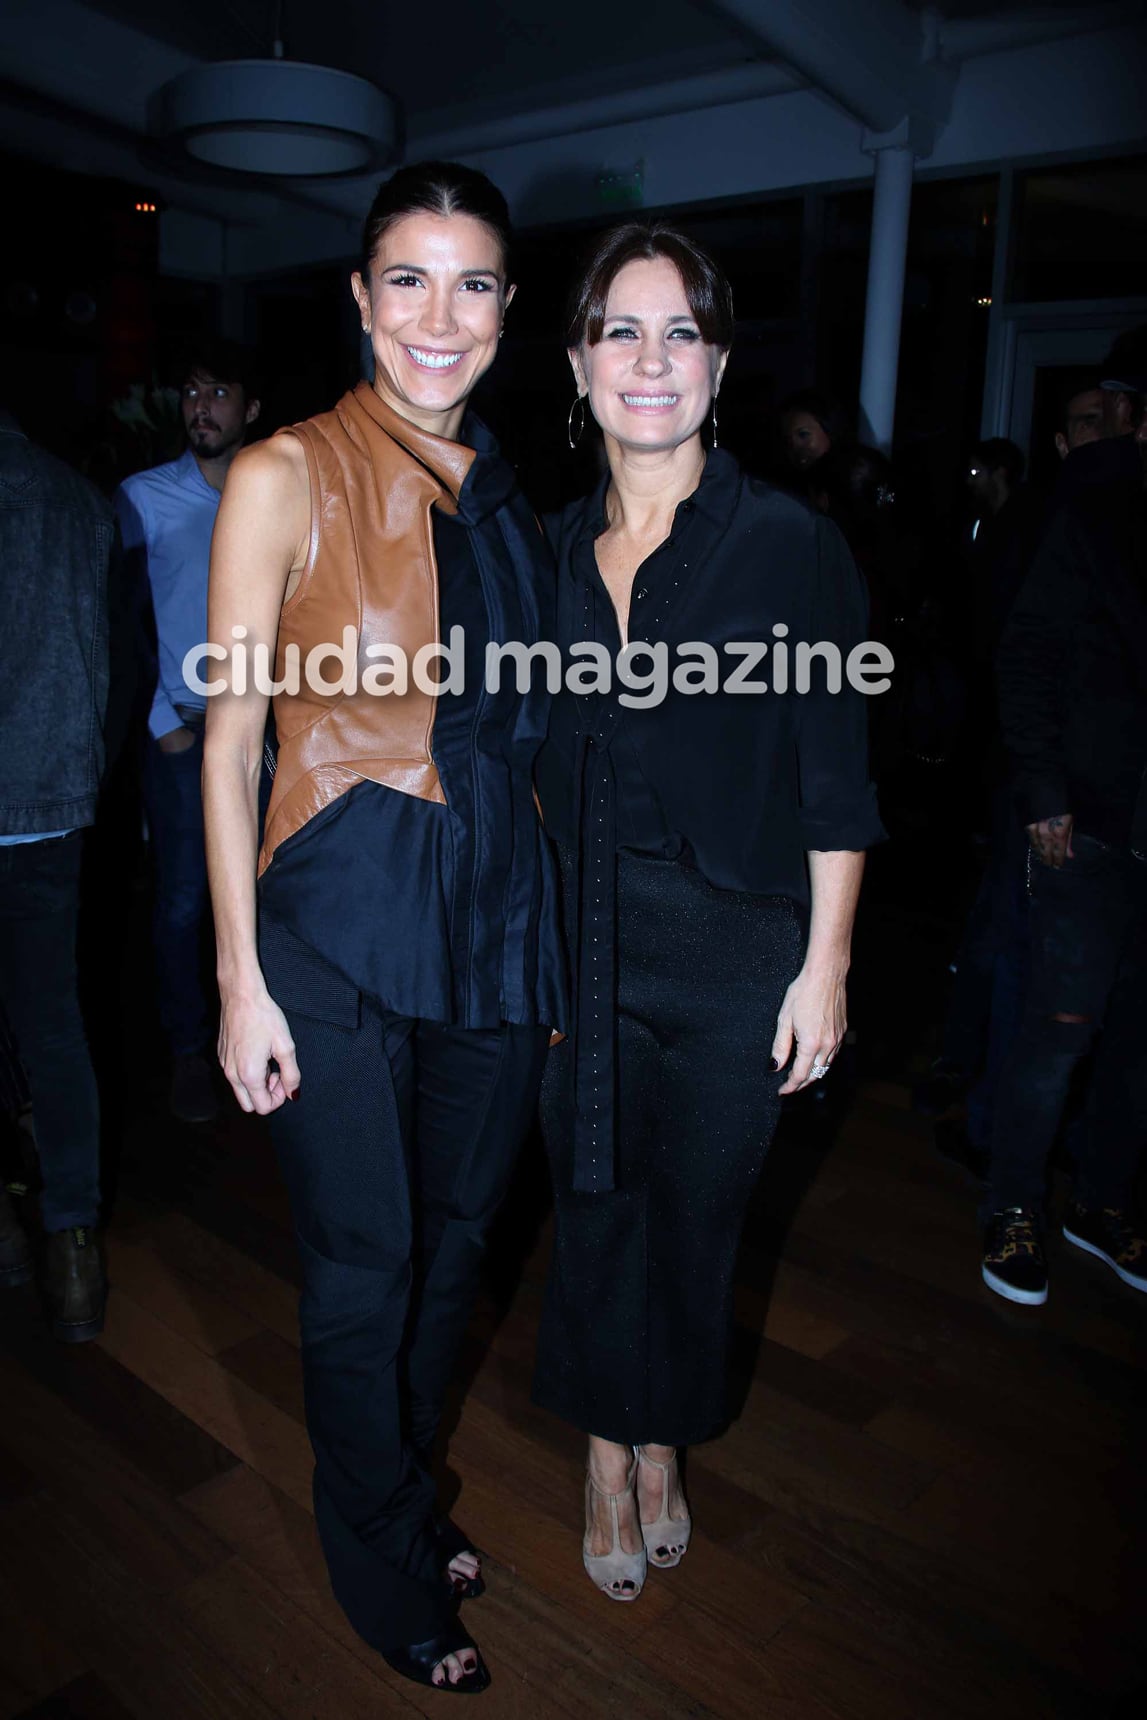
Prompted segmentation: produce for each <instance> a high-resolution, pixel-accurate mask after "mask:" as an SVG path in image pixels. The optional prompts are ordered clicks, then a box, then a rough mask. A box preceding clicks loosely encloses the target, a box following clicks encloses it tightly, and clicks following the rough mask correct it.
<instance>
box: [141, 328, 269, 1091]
mask: <svg viewBox="0 0 1147 1720" xmlns="http://www.w3.org/2000/svg"><path fill="white" fill-rule="evenodd" d="M182 409H183V422H184V426H185V428H186V431H187V441H188V447H187V450H186V452H185V453H184V454H183V455H182V456H181V457H180V458H179V459H178V460H172V461H170V462H169V463H168V464H166V465H163V466H154V467H152V469H151V470H150V471H147V472H138V473H137V474H136V475H135V476H134V477H131V478H127V479H126V480H125V481H124V483H122V484H121V485H120V488H119V490H118V491H117V493H116V512H117V514H118V516H119V521H120V531H121V533H122V535H123V541H124V548H125V551H126V553H127V554H128V556H129V557H132V558H138V560H139V561H140V562H142V563H143V564H144V566H143V568H142V569H141V571H145V572H146V578H147V583H148V587H149V588H150V591H151V601H152V608H153V612H154V616H155V633H156V655H157V663H156V670H157V675H156V688H155V695H154V697H153V699H152V705H151V713H150V716H149V718H148V728H149V730H150V735H149V739H148V747H147V760H146V765H145V772H144V795H145V800H146V804H147V817H148V828H149V832H150V837H151V848H152V854H153V858H154V865H155V919H154V927H153V936H154V942H155V957H156V968H157V980H158V989H159V1009H160V1019H161V1021H162V1023H163V1027H164V1031H165V1032H166V1034H167V1037H168V1040H169V1042H170V1045H171V1050H172V1056H173V1059H174V1062H173V1072H172V1087H171V1106H172V1110H173V1111H174V1112H175V1114H176V1116H178V1117H182V1118H183V1119H184V1120H185V1121H187V1122H210V1121H211V1119H212V1118H213V1117H214V1116H215V1115H216V1112H217V1109H218V1099H217V1097H216V1089H215V1083H214V1078H213V1070H212V1063H211V1061H210V1059H209V1057H208V1055H207V1053H208V1048H209V1046H210V1043H211V1036H212V1027H211V1012H210V1009H209V1006H208V1001H207V992H206V988H205V986H204V982H203V929H204V922H205V920H206V917H207V914H208V912H209V897H208V890H207V856H206V849H205V845H204V835H203V803H202V799H201V796H200V772H201V769H202V765H203V726H204V719H205V715H206V701H205V700H204V698H203V696H202V695H201V694H198V693H195V692H193V691H192V690H191V689H190V688H189V687H188V686H187V684H186V682H185V681H184V678H183V660H184V657H185V655H186V653H187V652H188V651H189V650H190V649H191V647H192V646H195V645H200V644H202V643H203V641H204V640H205V639H206V638H207V574H208V567H209V563H210V558H211V533H212V531H213V530H214V526H215V515H216V513H217V512H218V509H219V498H220V494H221V492H222V489H223V482H224V479H225V478H226V476H227V472H228V470H229V468H230V465H231V462H232V460H233V459H234V458H235V456H236V454H237V453H238V452H239V449H240V448H241V447H242V446H243V443H244V441H245V440H246V437H247V432H248V430H249V429H250V426H251V425H252V424H253V423H254V422H255V420H256V419H257V418H258V416H259V401H258V398H257V392H256V389H255V387H254V384H253V379H252V374H251V368H250V361H249V359H248V357H247V355H246V354H245V353H244V352H243V351H242V350H241V349H240V348H238V347H235V346H232V345H230V344H229V343H224V342H218V343H212V344H211V345H203V346H202V347H201V348H200V350H199V353H198V356H197V357H196V358H195V360H194V361H193V362H192V364H191V365H190V366H189V368H188V371H187V375H186V378H185V380H184V384H183V389H182Z"/></svg>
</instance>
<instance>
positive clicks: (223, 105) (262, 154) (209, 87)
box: [152, 60, 398, 179]
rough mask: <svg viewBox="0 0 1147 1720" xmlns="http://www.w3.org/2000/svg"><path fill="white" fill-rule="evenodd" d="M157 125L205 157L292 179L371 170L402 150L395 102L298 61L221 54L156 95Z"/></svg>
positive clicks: (362, 83) (238, 169) (345, 75)
mask: <svg viewBox="0 0 1147 1720" xmlns="http://www.w3.org/2000/svg"><path fill="white" fill-rule="evenodd" d="M152 130H153V131H154V132H155V134H156V135H157V136H158V137H160V138H162V139H163V140H164V141H165V142H167V143H168V144H175V145H176V146H180V145H181V146H182V148H183V149H184V150H185V151H186V153H187V154H188V155H190V156H192V157H193V158H194V159H195V160H196V161H200V162H203V163H204V164H205V165H206V166H209V167H222V168H226V169H228V170H229V171H230V172H233V173H258V174H263V175H274V176H275V177H277V178H282V179H312V178H336V177H338V176H339V175H342V174H348V173H369V172H371V171H373V170H374V169H376V168H379V167H384V166H385V165H386V164H387V162H389V161H393V160H394V159H395V157H396V155H397V153H398V110H397V107H396V105H395V103H394V101H393V99H392V98H391V97H390V96H388V95H387V94H386V92H385V91H384V90H380V89H379V88H378V87H377V85H375V84H372V83H369V82H368V81H367V79H366V78H359V77H355V76H354V75H353V74H352V73H350V72H338V71H334V70H333V69H332V68H331V67H329V66H311V65H307V64H305V63H304V62H301V61H298V60H220V61H217V62H216V63H214V64H211V65H204V66H193V67H192V68H191V69H190V70H189V71H186V72H181V73H180V74H179V76H178V77H175V78H172V79H171V81H170V82H169V83H166V84H164V85H163V87H162V88H161V89H160V90H158V91H157V92H156V96H155V102H154V106H153V112H152Z"/></svg>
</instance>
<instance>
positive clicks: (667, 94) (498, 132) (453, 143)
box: [406, 61, 803, 160]
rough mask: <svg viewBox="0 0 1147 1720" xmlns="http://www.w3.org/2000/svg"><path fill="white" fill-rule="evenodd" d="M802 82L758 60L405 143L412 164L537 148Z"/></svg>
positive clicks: (779, 90)
mask: <svg viewBox="0 0 1147 1720" xmlns="http://www.w3.org/2000/svg"><path fill="white" fill-rule="evenodd" d="M802 82H803V80H802V79H801V78H799V77H798V76H797V75H796V74H795V73H794V72H792V71H790V70H789V69H788V67H786V66H778V65H775V64H774V63H772V62H770V61H754V62H751V63H750V64H747V65H743V66H731V67H730V68H729V69H728V71H723V72H707V73H703V74H702V75H700V76H698V77H695V78H673V79H671V80H670V81H669V82H667V83H661V84H654V85H653V86H651V87H650V88H649V89H630V90H619V91H617V92H616V93H614V94H612V95H601V96H590V97H587V98H586V99H585V100H584V101H576V102H565V103H560V104H559V105H557V106H555V107H546V108H537V109H534V110H532V111H531V112H529V113H518V114H504V115H499V116H498V117H497V118H495V119H488V120H476V121H475V122H474V123H473V124H472V125H465V124H464V125H459V126H452V127H450V128H449V129H447V130H444V131H429V132H419V131H417V130H415V131H412V132H411V134H410V135H409V136H408V138H407V142H406V156H407V159H408V160H410V159H415V158H429V159H442V160H449V159H450V158H451V157H452V156H455V155H468V154H473V153H475V152H477V151H479V150H487V149H508V148H512V147H513V146H514V145H516V144H523V143H539V142H541V141H542V139H544V138H549V137H567V136H570V135H572V134H573V133H574V132H579V131H598V130H600V129H601V128H602V127H604V126H611V125H627V124H630V123H631V122H632V121H634V120H642V119H663V118H665V117H666V116H668V115H671V114H676V113H692V112H694V111H696V110H698V109H701V108H711V107H725V106H728V105H729V104H730V103H732V102H744V101H753V100H755V99H756V98H758V97H760V96H773V95H781V94H784V93H785V92H786V91H788V90H795V89H799V88H800V87H801V85H802Z"/></svg>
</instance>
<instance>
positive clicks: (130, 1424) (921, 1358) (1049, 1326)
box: [0, 1083, 1147, 1720]
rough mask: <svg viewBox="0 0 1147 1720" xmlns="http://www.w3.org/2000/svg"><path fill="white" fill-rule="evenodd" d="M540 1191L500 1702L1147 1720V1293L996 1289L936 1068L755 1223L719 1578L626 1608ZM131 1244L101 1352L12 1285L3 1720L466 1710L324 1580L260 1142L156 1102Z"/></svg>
mask: <svg viewBox="0 0 1147 1720" xmlns="http://www.w3.org/2000/svg"><path fill="white" fill-rule="evenodd" d="M536 1180H537V1176H536V1167H535V1170H534V1171H533V1172H531V1167H530V1165H529V1163H527V1167H526V1173H525V1179H524V1184H523V1188H522V1189H521V1190H520V1191H519V1194H518V1197H517V1199H516V1201H515V1203H514V1205H513V1207H512V1209H511V1211H510V1214H509V1216H508V1218H507V1219H506V1220H505V1221H504V1222H503V1224H502V1225H501V1228H500V1231H499V1239H498V1244H497V1247H496V1249H495V1251H494V1257H493V1261H492V1266H493V1277H492V1280H491V1288H490V1290H489V1291H488V1293H487V1294H486V1295H485V1296H484V1299H483V1302H482V1305H481V1307H480V1309H479V1311H478V1314H477V1317H476V1318H475V1321H474V1324H473V1329H472V1337H471V1343H470V1347H469V1352H468V1356H467V1365H468V1371H469V1373H470V1375H471V1376H472V1378H471V1381H470V1386H469V1391H468V1394H467V1396H466V1398H465V1402H464V1406H463V1407H462V1410H461V1416H460V1420H459V1421H458V1425H457V1428H456V1431H455V1433H454V1436H453V1440H452V1443H451V1447H450V1458H449V1463H450V1471H449V1478H448V1484H449V1485H457V1483H458V1482H459V1481H460V1483H461V1496H460V1498H459V1500H458V1504H457V1514H458V1516H459V1518H460V1520H461V1521H462V1522H463V1524H464V1525H465V1526H466V1527H467V1528H468V1530H469V1531H470V1533H471V1534H472V1535H473V1536H474V1537H475V1539H476V1540H477V1542H478V1544H479V1545H480V1546H481V1547H483V1548H484V1549H485V1550H486V1556H487V1563H486V1570H487V1580H488V1585H489V1586H488V1593H487V1595H486V1597H485V1598H484V1599H482V1600H480V1601H478V1602H474V1603H471V1604H470V1605H469V1606H468V1607H467V1618H468V1622H469V1623H470V1625H471V1626H472V1628H473V1629H474V1632H475V1634H476V1636H477V1637H478V1638H479V1640H480V1642H481V1645H482V1647H483V1649H484V1651H485V1652H486V1654H487V1656H488V1659H489V1661H490V1664H491V1667H492V1670H493V1675H494V1684H493V1687H492V1688H491V1690H490V1691H489V1692H488V1694H486V1695H485V1696H484V1697H483V1699H482V1706H481V1709H480V1710H479V1711H480V1712H481V1713H483V1714H484V1715H485V1716H487V1717H488V1720H495V1717H500V1716H505V1717H507V1720H509V1717H511V1716H513V1717H518V1716H521V1717H522V1720H550V1717H554V1720H556V1717H558V1716H568V1717H573V1720H586V1717H587V1716H589V1717H593V1716H619V1717H620V1716H625V1717H627V1720H630V1717H632V1720H667V1717H670V1716H680V1717H684V1716H694V1717H698V1716H708V1715H716V1716H721V1717H727V1720H741V1717H744V1720H757V1717H758V1716H768V1717H770V1720H922V1717H927V1720H971V1717H973V1716H976V1717H979V1716H982V1715H991V1716H995V1715H999V1716H1001V1717H1006V1720H1027V1717H1029V1716H1031V1717H1039V1720H1043V1717H1044V1716H1049V1717H1050V1716H1061V1715H1064V1716H1067V1715H1070V1716H1080V1717H1085V1720H1100V1717H1107V1716H1115V1715H1121V1716H1122V1715H1127V1716H1130V1715H1132V1714H1135V1715H1140V1716H1141V1715H1142V1714H1144V1713H1147V1705H1143V1700H1142V1699H1143V1695H1144V1686H1143V1683H1142V1680H1143V1678H1144V1667H1143V1654H1142V1651H1143V1621H1142V1615H1141V1612H1140V1611H1139V1607H1140V1604H1141V1599H1142V1595H1143V1585H1142V1582H1141V1580H1140V1579H1141V1575H1142V1564H1141V1562H1140V1555H1139V1552H1138V1550H1137V1548H1138V1546H1141V1542H1138V1541H1137V1523H1138V1524H1141V1522H1142V1471H1143V1454H1144V1443H1143V1420H1144V1417H1143V1413H1142V1411H1141V1409H1140V1408H1138V1407H1137V1400H1138V1399H1140V1398H1142V1395H1143V1394H1142V1385H1143V1361H1144V1346H1143V1332H1144V1316H1145V1314H1147V1302H1145V1300H1144V1299H1142V1298H1136V1297H1135V1295H1134V1294H1133V1293H1132V1292H1130V1291H1124V1290H1123V1289H1122V1288H1121V1287H1120V1286H1119V1285H1118V1283H1117V1282H1116V1281H1115V1280H1114V1278H1113V1277H1112V1275H1111V1274H1110V1273H1108V1272H1106V1271H1105V1269H1104V1268H1102V1267H1101V1266H1099V1265H1097V1264H1093V1263H1090V1262H1089V1261H1088V1260H1087V1259H1086V1258H1083V1257H1081V1256H1079V1255H1078V1254H1076V1253H1074V1252H1073V1251H1071V1250H1069V1249H1068V1248H1067V1247H1066V1245H1063V1244H1062V1243H1060V1244H1057V1245H1054V1246H1053V1257H1052V1273H1053V1280H1052V1295H1051V1299H1050V1301H1049V1302H1048V1304H1047V1307H1046V1308H1045V1309H1043V1310H1040V1311H1020V1310H1015V1309H1011V1308H1009V1307H1008V1306H1007V1305H1005V1304H1004V1303H1002V1302H1000V1301H999V1300H998V1299H997V1298H994V1297H992V1296H991V1295H990V1294H989V1293H988V1292H987V1291H985V1290H984V1289H983V1288H982V1286H981V1285H980V1283H979V1276H978V1259H977V1246H976V1244H977V1239H976V1232H975V1227H974V1220H973V1211H974V1193H975V1191H974V1189H972V1188H971V1187H970V1186H969V1185H968V1183H967V1182H966V1180H965V1179H964V1177H963V1176H962V1174H961V1173H960V1172H959V1171H957V1170H956V1169H955V1168H954V1167H952V1166H950V1165H948V1164H947V1163H946V1162H945V1161H943V1160H941V1159H939V1158H938V1157H937V1156H936V1155H935V1154H934V1152H933V1150H932V1148H931V1146H930V1144H929V1137H928V1132H927V1129H926V1127H925V1126H924V1124H923V1123H922V1122H921V1121H920V1120H919V1119H917V1118H916V1117H914V1116H913V1115H911V1113H910V1112H909V1111H908V1109H907V1101H906V1095H905V1092H904V1090H903V1089H902V1088H900V1087H897V1086H894V1085H880V1084H872V1083H870V1084H869V1085H868V1086H867V1087H865V1088H863V1089H862V1090H861V1092H860V1094H859V1096H858V1098H857V1100H856V1102H855V1103H854V1104H853V1105H852V1107H851V1109H850V1111H849V1113H848V1114H847V1116H846V1117H845V1119H844V1122H843V1124H842V1126H841V1127H840V1129H839V1131H838V1132H837V1134H836V1138H835V1140H833V1141H832V1143H831V1145H830V1146H828V1147H827V1149H826V1148H825V1147H824V1144H823V1142H820V1143H819V1144H818V1134H817V1132H816V1131H813V1132H812V1133H811V1134H810V1133H809V1132H808V1131H807V1130H803V1131H802V1130H801V1129H796V1130H795V1131H794V1130H792V1129H790V1130H789V1131H788V1133H787V1134H786V1135H785V1136H784V1137H783V1138H782V1139H781V1140H780V1141H779V1143H778V1145H777V1148H776V1150H775V1152H774V1156H773V1159H772V1161H771V1163H770V1167H769V1170H768V1173H767V1175H766V1179H765V1182H764V1184H763V1186H762V1188H761V1190H760V1193H759V1198H758V1200H757V1203H756V1207H755V1210H754V1214H753V1216H752V1219H751V1222H750V1230H749V1248H748V1253H747V1257H746V1260H745V1265H744V1271H743V1273H742V1282H741V1288H740V1295H739V1303H738V1313H739V1330H738V1346H739V1357H740V1360H741V1362H742V1364H744V1365H745V1366H746V1367H747V1368H748V1369H750V1370H751V1374H750V1376H749V1377H750V1379H751V1384H750V1385H749V1389H748V1395H747V1401H746V1403H745V1408H744V1412H743V1414H742V1415H741V1417H740V1419H739V1420H738V1422H737V1423H736V1425H735V1426H734V1427H733V1428H732V1430H731V1431H730V1432H729V1433H728V1435H727V1436H726V1437H725V1438H724V1439H722V1440H720V1441H718V1442H715V1443H714V1444H712V1445H710V1446H707V1447H703V1448H700V1449H698V1450H697V1451H696V1453H695V1454H694V1456H693V1459H692V1462H691V1464H690V1470H689V1484H690V1491H691V1497H692V1505H693V1511H694V1516H695V1520H696V1524H697V1530H696V1534H695V1538H694V1543H693V1549H692V1550H691V1551H690V1553H689V1556H688V1558H687V1559H686V1561H685V1563H684V1565H683V1566H682V1567H681V1569H680V1570H678V1571H676V1572H671V1573H666V1574H662V1573H656V1572H651V1574H650V1578H649V1582H648V1585H647V1588H646V1591H645V1594H644V1595H643V1596H642V1598H641V1600H640V1602H639V1603H638V1604H637V1605H635V1606H632V1607H621V1606H617V1605H614V1604H610V1603H608V1602H607V1601H606V1600H605V1599H604V1598H602V1597H599V1596H598V1595H596V1594H595V1592H594V1591H593V1589H592V1588H591V1587H590V1584H589V1583H588V1581H587V1580H586V1578H585V1576H584V1574H583V1572H582V1569H581V1561H580V1556H579V1538H580V1522H579V1511H580V1496H581V1482H580V1472H581V1464H582V1455H581V1451H580V1448H579V1441H578V1439H577V1438H576V1436H574V1435H573V1434H572V1433H571V1432H569V1431H568V1430H567V1429H566V1428H564V1427H563V1426H561V1425H560V1424H558V1423H557V1422H555V1421H554V1420H553V1419H552V1418H550V1417H549V1416H547V1415H545V1414H543V1413H541V1412H540V1411H538V1410H535V1409H534V1408H532V1407H531V1405H530V1401H529V1395H528V1391H529V1376H530V1365H531V1354H532V1347H533V1341H534V1332H535V1329H536V1324H537V1316H538V1306H539V1298H540V1294H541V1285H542V1281H543V1276H544V1271H545V1256H546V1251H547V1246H548V1235H547V1231H546V1228H545V1226H544V1225H543V1227H542V1229H541V1230H540V1232H538V1234H537V1238H536V1242H535V1241H534V1240H533V1238H532V1237H531V1233H530V1221H531V1213H532V1211H533V1184H534V1182H535V1181H536ZM109 1251H110V1266H111V1276H112V1281H113V1285H114V1291H113V1297H112V1301H111V1305H110V1311H109V1318H108V1324H107V1330H106V1333H105V1334H104V1336H103V1338H102V1339H101V1340H100V1341H99V1342H98V1343H97V1344H91V1345H87V1346H84V1347H80V1348H76V1349H71V1350H69V1349H65V1348H63V1347H61V1346H58V1345H56V1344H54V1343H53V1342H52V1340H51V1339H50V1338H49V1337H48V1335H47V1334H46V1331H45V1329H44V1327H43V1324H42V1321H41V1319H40V1317H39V1312H38V1308H37V1304H36V1299H35V1296H34V1294H33V1293H32V1292H31V1291H8V1292H4V1293H0V1405H2V1409H0V1720H15V1717H17V1716H18V1717H20V1720H32V1717H33V1716H35V1717H37V1720H49V1717H51V1720H126V1717H127V1716H133V1717H135V1720H192V1717H194V1720H231V1717H233V1716H234V1717H236V1720H239V1717H244V1720H247V1717H255V1716H260V1717H265V1716H285V1717H289V1720H366V1717H367V1716H379V1715H392V1714H393V1715H396V1716H405V1715H414V1714H425V1715H430V1716H437V1715H439V1714H446V1713H452V1712H454V1710H453V1708H451V1707H450V1706H449V1700H450V1699H448V1698H447V1697H445V1696H440V1695H435V1694H431V1693H429V1692H422V1691H419V1690H418V1689H417V1688H416V1687H415V1686H413V1685H410V1684H408V1683H405V1682H403V1681H402V1680H400V1679H398V1678H396V1677H394V1676H392V1675H391V1674H390V1672H389V1671H388V1670H387V1668H386V1667H385V1666H384V1665H382V1663H381V1662H380V1661H379V1659H378V1658H377V1656H375V1655H373V1654H372V1653H371V1652H370V1650H369V1649H367V1648H366V1647H365V1646H363V1645H362V1644H361V1643H360V1642H359V1641H358V1640H357V1638H356V1637H355V1636H354V1635H353V1634H352V1632H351V1631H350V1629H349V1628H348V1626H347V1625H346V1624H345V1623H344V1621H343V1620H342V1617H341V1615H340V1613H339V1611H338V1609H337V1608H336V1606H335V1605H334V1603H333V1602H332V1600H331V1598H330V1596H329V1594H328V1592H327V1589H326V1586H325V1582H324V1576H323V1569H322V1564H321V1559H320V1557H319V1554H318V1550H317V1547H316V1542H315V1537H314V1532H313V1524H312V1519H311V1515H310V1497H309V1495H310V1461H309V1451H308V1446H307V1440H306V1435H305V1432H304V1428H303V1420H302V1403H301V1394H300V1382H299V1358H298V1350H297V1347H296V1345H297V1337H296V1329H295V1294H296V1292H295V1282H294V1281H295V1278H296V1267H295V1261H294V1256H293V1252H292V1245H291V1240H290V1237H289V1234H288V1231H287V1225H286V1218H285V1212H284V1208H283V1202H282V1199H281V1196H280V1193H279V1191H278V1188H277V1185H276V1181H275V1177H274V1172H273V1167H272V1163H271V1158H270V1154H269V1151H268V1147H267V1144H266V1141H265V1138H264V1136H263V1133H262V1130H261V1126H260V1125H259V1124H258V1123H257V1122H256V1121H254V1120H250V1119H243V1118H240V1117H239V1116H238V1115H237V1114H236V1115H235V1116H234V1117H233V1118H232V1119H231V1120H230V1121H229V1122H228V1123H227V1124H226V1125H225V1126H221V1127H220V1128H219V1129H217V1130H216V1131H204V1130H194V1129H181V1128H179V1127H178V1126H177V1125H174V1124H172V1123H171V1122H169V1121H166V1120H163V1119H162V1115H161V1113H160V1112H159V1110H158V1109H156V1110H154V1111H153V1112H145V1113H144V1114H143V1115H141V1116H140V1117H137V1118H136V1120H135V1122H134V1124H133V1125H132V1128H131V1130H130V1132H129V1146H128V1150H127V1153H126V1157H125V1163H124V1167H123V1172H122V1177H121V1184H120V1190H119V1196H118V1207H117V1212H116V1220H115V1224H114V1226H113V1228H112V1231H111V1235H110V1242H109Z"/></svg>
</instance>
